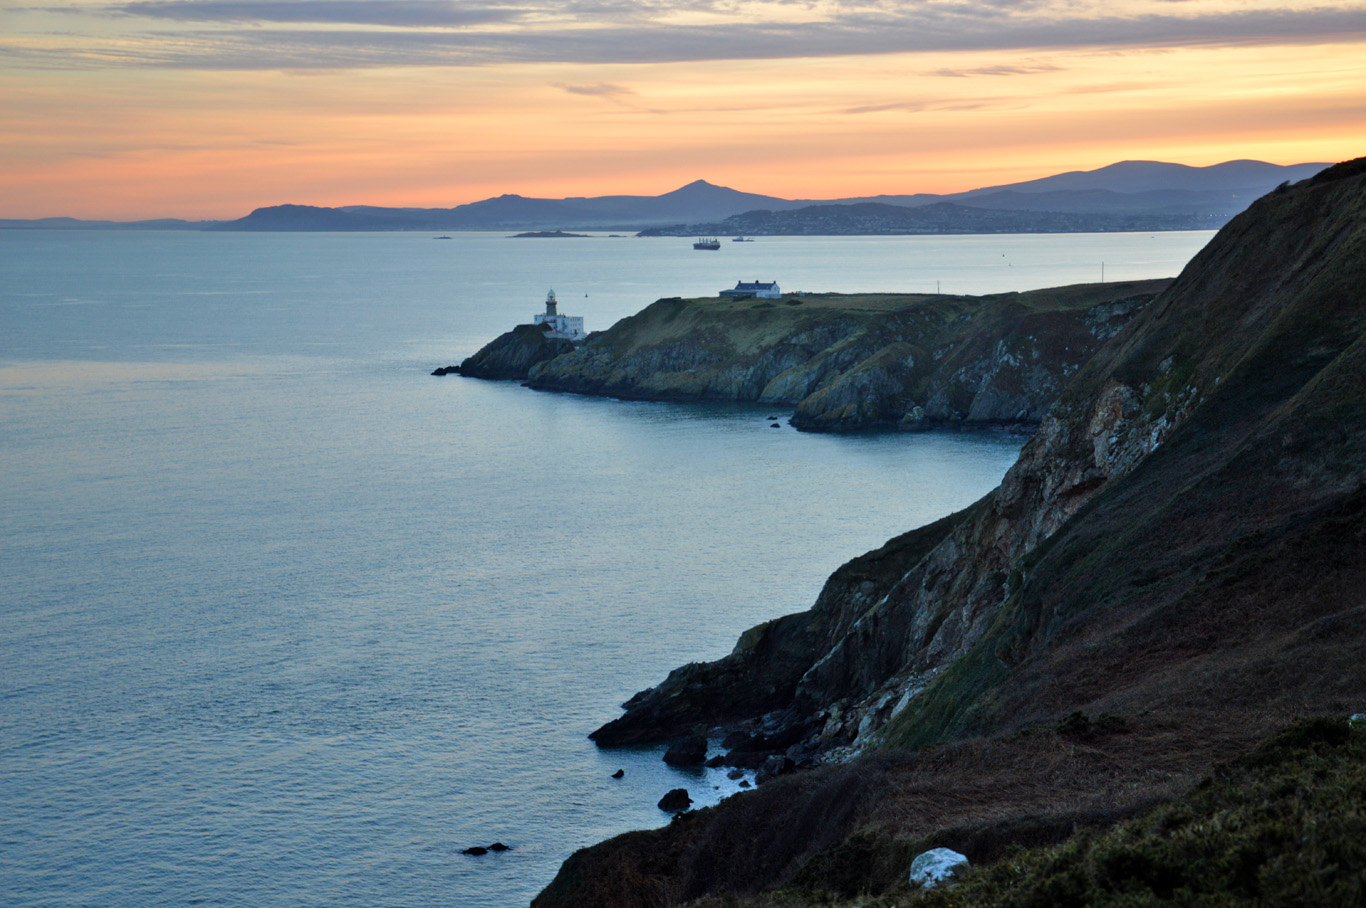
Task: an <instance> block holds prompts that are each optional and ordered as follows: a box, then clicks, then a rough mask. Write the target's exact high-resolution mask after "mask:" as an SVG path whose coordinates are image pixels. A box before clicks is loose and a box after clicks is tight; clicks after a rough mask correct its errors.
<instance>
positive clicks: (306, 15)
mask: <svg viewBox="0 0 1366 908" xmlns="http://www.w3.org/2000/svg"><path fill="white" fill-rule="evenodd" d="M106 9H107V11H108V12H112V13H117V14H121V15H125V16H137V17H142V18H149V19H168V20H173V21H177V22H279V23H310V24H315V25H321V24H334V25H381V26H391V27H394V28H461V27H464V26H469V25H483V24H487V23H503V22H511V21H513V20H515V19H517V18H519V17H520V16H521V15H522V14H523V13H522V11H520V10H517V9H512V8H509V7H506V6H501V7H500V6H490V7H475V8H468V7H465V8H462V7H460V6H457V5H456V4H455V3H453V2H451V0H404V2H401V3H395V2H393V0H289V2H279V0H275V2H272V0H147V2H141V3H125V4H122V5H120V6H110V7H107V8H106Z"/></svg>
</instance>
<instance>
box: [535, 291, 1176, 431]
mask: <svg viewBox="0 0 1366 908" xmlns="http://www.w3.org/2000/svg"><path fill="white" fill-rule="evenodd" d="M1167 283H1168V282H1167V281H1139V282H1129V283H1118V284H1100V285H1083V286H1077V287H1063V288H1056V289H1052V290H1040V291H1033V292H1030V293H1007V294H997V295H993V296H985V297H949V296H926V295H914V294H911V295H904V294H903V295H891V294H855V295H847V296H846V295H840V294H815V295H789V296H785V297H783V298H782V299H781V300H730V299H698V300H683V299H676V298H675V299H663V300H659V301H658V302H655V303H653V304H652V305H650V306H649V307H647V308H646V309H645V310H643V311H642V312H640V313H638V314H636V315H634V316H631V317H630V318H626V319H622V320H621V321H620V322H617V324H615V325H613V326H612V327H611V328H609V329H608V330H607V331H604V332H602V333H601V334H598V335H595V336H594V337H592V338H590V339H589V340H588V341H587V342H586V343H584V344H583V345H582V346H581V347H580V348H578V349H577V350H575V351H573V352H572V353H568V354H566V355H564V356H558V357H555V358H553V359H549V360H546V361H544V362H541V363H540V364H538V365H536V366H534V367H532V368H531V370H530V372H529V376H528V381H527V384H528V385H530V386H531V387H533V388H539V389H542V390H554V391H571V392H576V393H580V394H597V395H607V396H612V397H621V398H636V399H648V400H726V401H756V402H764V403H774V404H785V405H789V406H794V407H795V408H796V409H795V412H794V413H793V416H792V420H791V421H792V425H794V426H796V427H797V428H799V429H806V430H813V431H834V430H862V429H872V428H877V429H903V430H913V429H924V428H931V427H936V426H944V425H1009V426H1022V425H1028V426H1032V425H1035V424H1037V423H1038V422H1039V420H1040V419H1042V417H1043V415H1044V413H1045V412H1046V411H1047V409H1048V407H1049V405H1050V404H1051V403H1052V402H1053V400H1054V399H1055V398H1056V396H1057V394H1058V392H1059V390H1060V389H1061V388H1062V386H1063V385H1064V384H1065V383H1066V382H1067V380H1068V379H1069V378H1070V377H1071V376H1072V375H1074V374H1075V373H1076V371H1077V370H1078V369H1079V368H1080V367H1081V365H1082V364H1083V363H1085V362H1086V360H1087V359H1088V358H1089V357H1090V356H1091V354H1092V353H1093V352H1094V351H1095V350H1096V349H1097V348H1098V347H1099V346H1100V345H1101V344H1102V343H1104V342H1105V341H1107V340H1108V339H1109V338H1110V337H1112V336H1114V335H1115V334H1116V333H1117V332H1118V331H1119V330H1120V329H1121V328H1122V327H1123V326H1124V325H1125V324H1127V323H1128V321H1129V320H1130V319H1131V318H1132V317H1133V316H1134V315H1135V314H1136V313H1137V312H1138V311H1139V310H1141V308H1142V307H1143V306H1144V305H1145V304H1146V303H1147V302H1148V301H1149V300H1151V299H1152V298H1153V297H1154V296H1155V295H1156V294H1157V293H1158V292H1159V291H1160V290H1161V289H1162V288H1163V287H1165V286H1166V284H1167Z"/></svg>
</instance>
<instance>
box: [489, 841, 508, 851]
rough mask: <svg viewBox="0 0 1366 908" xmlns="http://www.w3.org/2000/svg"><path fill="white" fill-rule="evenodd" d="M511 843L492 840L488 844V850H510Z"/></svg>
mask: <svg viewBox="0 0 1366 908" xmlns="http://www.w3.org/2000/svg"><path fill="white" fill-rule="evenodd" d="M511 850H512V846H511V845H504V844H503V843H502V842H494V843H493V844H492V845H490V846H489V851H511Z"/></svg>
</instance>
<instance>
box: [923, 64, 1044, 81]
mask: <svg viewBox="0 0 1366 908" xmlns="http://www.w3.org/2000/svg"><path fill="white" fill-rule="evenodd" d="M1061 71H1062V67H1061V66H1054V65H1053V64H1052V63H1032V64H1029V65H1028V66H978V67H975V68H973V69H936V70H932V71H931V72H929V73H927V75H931V76H947V77H950V78H955V79H963V78H967V77H968V76H1028V75H1033V74H1034V73H1055V72H1061Z"/></svg>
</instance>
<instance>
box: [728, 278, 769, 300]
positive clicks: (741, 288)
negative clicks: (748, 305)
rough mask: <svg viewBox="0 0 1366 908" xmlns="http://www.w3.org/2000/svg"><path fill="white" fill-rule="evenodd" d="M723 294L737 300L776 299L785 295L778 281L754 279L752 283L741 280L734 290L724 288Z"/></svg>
mask: <svg viewBox="0 0 1366 908" xmlns="http://www.w3.org/2000/svg"><path fill="white" fill-rule="evenodd" d="M721 295H722V296H729V297H731V298H732V299H737V300H747V299H761V300H776V299H779V298H780V297H781V296H782V295H783V291H781V290H779V289H778V282H777V281H769V282H767V283H765V282H763V281H754V282H752V283H750V282H746V281H739V282H737V283H736V285H735V289H734V290H722V291H721Z"/></svg>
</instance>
